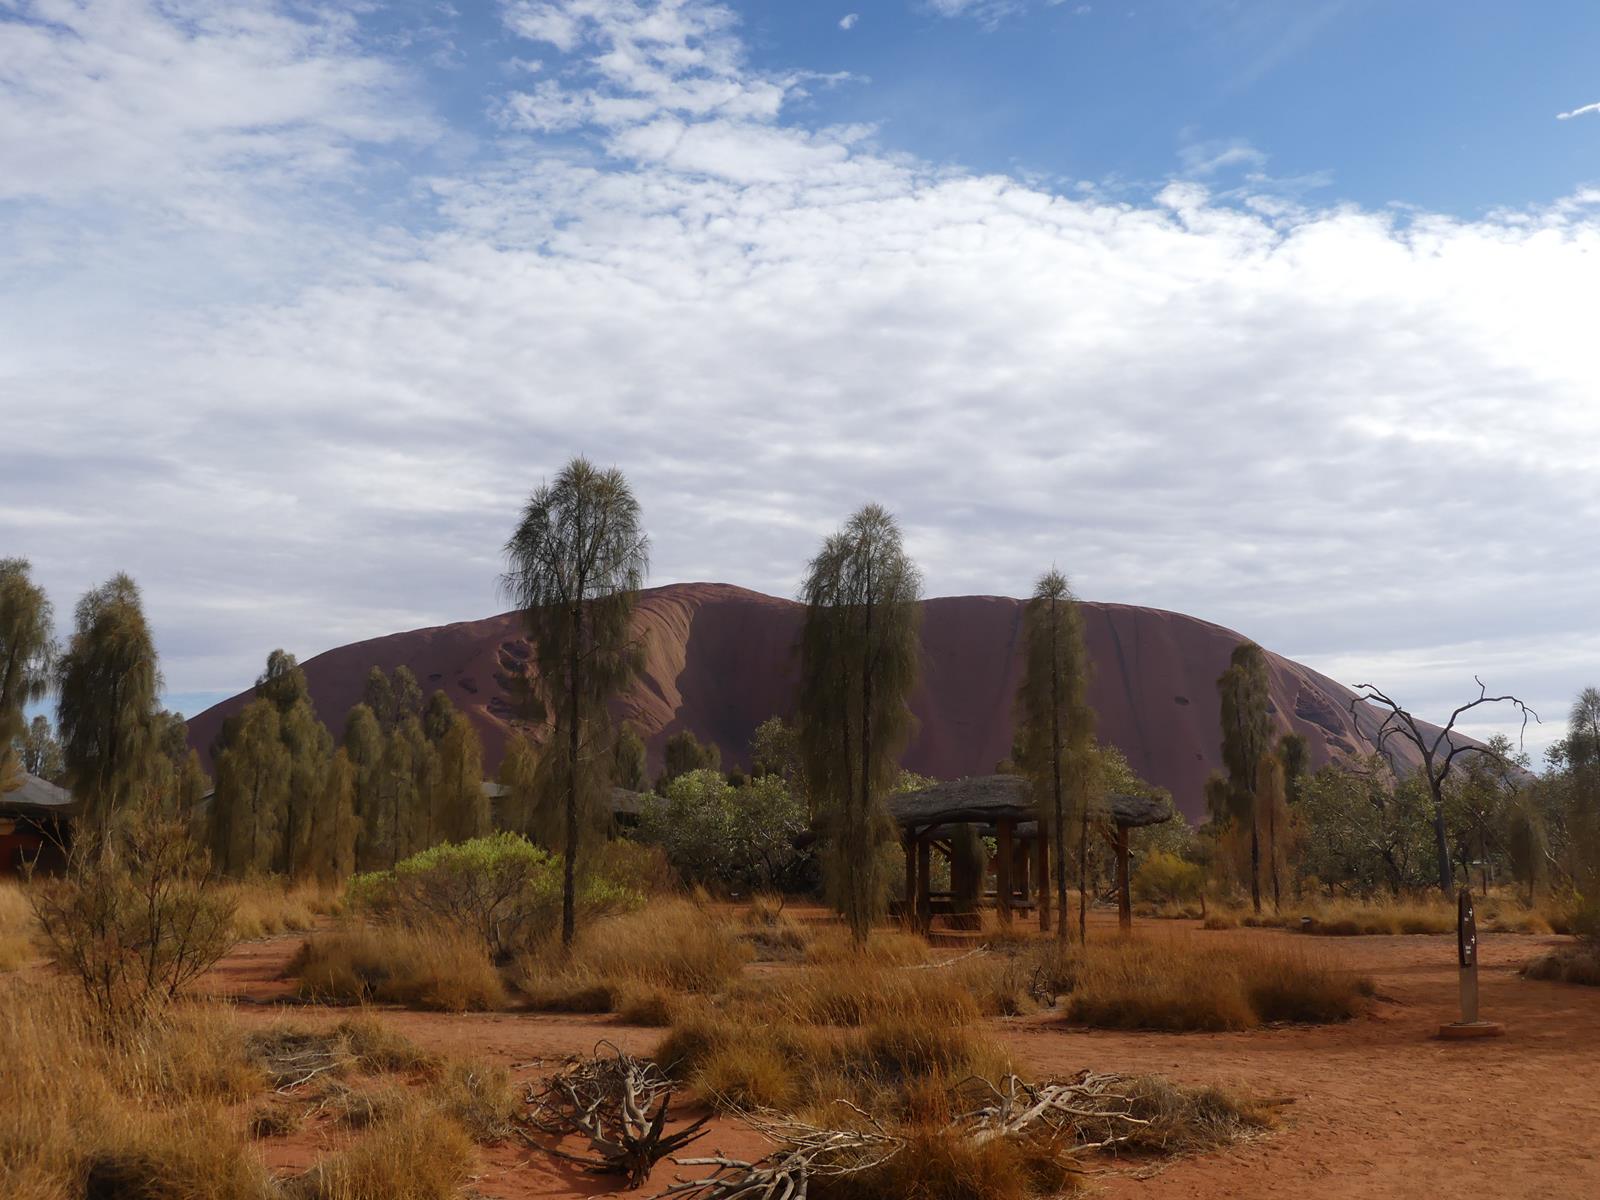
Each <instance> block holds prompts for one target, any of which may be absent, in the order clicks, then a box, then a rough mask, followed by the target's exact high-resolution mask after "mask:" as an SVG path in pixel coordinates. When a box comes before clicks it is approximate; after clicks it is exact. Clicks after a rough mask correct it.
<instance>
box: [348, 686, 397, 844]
mask: <svg viewBox="0 0 1600 1200" xmlns="http://www.w3.org/2000/svg"><path fill="white" fill-rule="evenodd" d="M340 748H341V749H343V750H344V752H345V756H346V757H347V758H348V759H349V760H350V775H351V808H352V810H353V814H354V817H355V823H356V869H357V870H358V871H375V870H378V869H379V868H380V867H382V866H384V865H385V863H386V862H387V860H388V850H387V848H386V847H385V846H384V845H383V842H382V840H381V835H380V826H379V822H378V813H379V810H380V808H381V806H382V791H383V785H382V780H383V752H384V737H383V728H382V726H380V725H379V724H378V718H377V715H376V714H375V713H373V711H372V709H371V708H370V707H368V705H366V704H365V703H362V704H357V705H356V706H355V707H354V708H352V709H351V710H350V712H349V713H348V714H347V715H346V717H345V719H344V738H343V740H342V742H341V744H340Z"/></svg>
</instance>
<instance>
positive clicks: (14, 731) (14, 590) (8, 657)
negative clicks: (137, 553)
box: [0, 558, 55, 791]
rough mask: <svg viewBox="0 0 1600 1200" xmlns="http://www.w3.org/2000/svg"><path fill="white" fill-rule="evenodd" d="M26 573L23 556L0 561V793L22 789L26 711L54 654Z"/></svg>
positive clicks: (47, 612)
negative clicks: (21, 745)
mask: <svg viewBox="0 0 1600 1200" xmlns="http://www.w3.org/2000/svg"><path fill="white" fill-rule="evenodd" d="M29 570H30V568H29V565H28V560H27V559H25V558H0V791H6V790H8V789H10V788H11V787H13V786H18V787H20V786H21V783H22V780H21V778H20V776H21V773H22V769H23V762H22V758H23V752H22V750H21V749H19V744H20V743H22V742H24V741H25V740H26V737H27V735H28V733H29V732H30V730H29V726H28V725H27V718H26V716H25V709H26V706H27V705H29V704H32V703H35V702H36V701H39V700H42V699H44V697H45V694H46V693H47V692H48V691H49V690H50V682H51V681H50V667H51V663H52V660H53V658H54V655H55V631H54V628H53V624H54V613H53V611H52V609H51V607H50V600H49V597H47V596H46V595H45V594H44V589H43V588H41V587H39V586H38V585H37V584H35V583H34V582H33V580H32V579H31V578H30V577H29ZM28 769H29V770H30V771H31V772H32V773H33V774H38V773H39V772H37V771H33V770H32V768H31V767H30V768H28Z"/></svg>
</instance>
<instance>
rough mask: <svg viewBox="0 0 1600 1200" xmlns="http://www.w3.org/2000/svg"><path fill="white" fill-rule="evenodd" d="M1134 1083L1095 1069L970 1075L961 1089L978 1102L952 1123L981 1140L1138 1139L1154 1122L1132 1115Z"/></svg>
mask: <svg viewBox="0 0 1600 1200" xmlns="http://www.w3.org/2000/svg"><path fill="white" fill-rule="evenodd" d="M1132 1083H1133V1081H1132V1080H1131V1079H1129V1078H1128V1077H1126V1076H1124V1075H1102V1074H1098V1073H1096V1072H1094V1071H1084V1072H1082V1073H1081V1074H1078V1075H1075V1076H1074V1077H1073V1078H1071V1079H1068V1080H1065V1081H1059V1080H1051V1081H1048V1082H1045V1083H1038V1084H1033V1083H1028V1082H1027V1081H1026V1080H1024V1079H1020V1078H1018V1077H1017V1076H1015V1075H1007V1076H1006V1077H1005V1078H1004V1079H1002V1080H1001V1081H1000V1082H999V1083H998V1084H995V1083H991V1082H989V1081H988V1080H987V1079H969V1080H967V1081H966V1082H965V1083H964V1084H962V1085H961V1087H960V1088H958V1089H957V1090H958V1091H959V1092H961V1093H962V1094H964V1095H972V1096H975V1099H976V1103H977V1105H978V1106H977V1107H976V1108H973V1109H971V1110H970V1111H968V1112H965V1113H962V1114H961V1115H960V1116H958V1117H957V1118H955V1121H954V1122H953V1123H954V1124H955V1125H956V1126H957V1127H959V1128H960V1129H962V1130H963V1131H965V1133H966V1134H967V1136H968V1137H970V1138H971V1139H972V1140H973V1141H975V1142H978V1143H980V1144H981V1143H983V1142H988V1141H993V1140H994V1139H995V1138H1021V1137H1035V1136H1038V1135H1039V1134H1041V1133H1042V1134H1044V1135H1046V1136H1048V1137H1049V1139H1050V1140H1051V1141H1053V1142H1055V1143H1057V1144H1058V1145H1060V1146H1061V1147H1062V1148H1063V1149H1065V1150H1069V1151H1072V1152H1079V1151H1092V1150H1105V1149H1109V1148H1111V1147H1113V1146H1119V1145H1122V1144H1123V1143H1125V1142H1130V1141H1132V1140H1134V1139H1135V1138H1137V1137H1138V1136H1139V1135H1140V1133H1141V1132H1142V1131H1143V1130H1144V1129H1145V1127H1146V1126H1148V1125H1149V1124H1150V1122H1149V1121H1148V1120H1146V1119H1144V1118H1142V1117H1136V1116H1134V1115H1133V1107H1134V1098H1133V1094H1132V1092H1133V1089H1132V1086H1131V1085H1132Z"/></svg>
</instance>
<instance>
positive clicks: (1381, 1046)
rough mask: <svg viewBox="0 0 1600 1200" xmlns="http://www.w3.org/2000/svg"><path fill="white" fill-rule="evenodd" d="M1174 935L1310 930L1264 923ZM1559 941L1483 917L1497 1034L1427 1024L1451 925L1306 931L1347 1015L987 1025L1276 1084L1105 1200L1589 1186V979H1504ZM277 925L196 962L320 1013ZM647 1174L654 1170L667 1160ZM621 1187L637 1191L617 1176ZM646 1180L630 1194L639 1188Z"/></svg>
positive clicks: (1544, 1190)
mask: <svg viewBox="0 0 1600 1200" xmlns="http://www.w3.org/2000/svg"><path fill="white" fill-rule="evenodd" d="M1167 928H1169V929H1171V931H1172V932H1173V933H1175V934H1176V935H1178V936H1192V937H1196V938H1202V939H1213V940H1215V941H1217V942H1218V944H1220V943H1221V942H1222V941H1224V940H1226V939H1231V938H1292V939H1294V941H1295V943H1296V945H1297V946H1305V945H1306V944H1307V942H1308V940H1309V939H1305V938H1303V937H1301V936H1300V935H1295V934H1287V933H1280V932H1276V931H1264V930H1240V931H1237V932H1226V933H1218V932H1205V931H1200V930H1198V929H1194V928H1193V927H1188V928H1180V927H1173V926H1167ZM1557 941H1558V939H1550V938H1536V937H1525V936H1517V935H1512V934H1488V935H1485V936H1484V937H1483V939H1482V942H1481V946H1482V963H1483V966H1482V985H1483V1011H1484V1014H1485V1015H1486V1016H1488V1017H1490V1018H1493V1019H1495V1020H1500V1021H1503V1022H1504V1023H1505V1024H1506V1026H1507V1029H1508V1034H1507V1036H1506V1037H1504V1038H1500V1039H1495V1040H1492V1041H1482V1042H1467V1043H1446V1042H1441V1041H1439V1040H1437V1039H1436V1038H1435V1037H1433V1034H1434V1032H1435V1030H1436V1029H1437V1027H1438V1025H1439V1023H1440V1022H1441V1021H1444V1020H1449V1019H1451V1018H1452V1017H1454V1015H1455V1011H1454V1006H1455V1003H1456V987H1457V977H1456V970H1455V943H1454V938H1453V936H1445V937H1429V936H1410V937H1392V938H1383V937H1376V938H1345V939H1337V940H1335V939H1327V940H1325V941H1318V942H1316V943H1314V945H1315V949H1316V951H1317V952H1319V953H1326V954H1328V955H1330V956H1333V957H1335V958H1336V959H1337V960H1338V961H1340V962H1341V963H1343V964H1346V965H1348V966H1350V967H1352V968H1355V969H1358V970H1360V971H1362V972H1363V973H1365V974H1367V975H1369V976H1371V977H1372V978H1373V980H1374V981H1375V982H1376V984H1377V987H1378V991H1379V994H1380V1000H1379V1001H1378V1002H1377V1003H1375V1005H1374V1006H1373V1010H1372V1012H1371V1014H1370V1015H1369V1016H1366V1017H1363V1018H1361V1019H1359V1020H1356V1021H1353V1022H1350V1023H1348V1024H1345V1025H1335V1026H1320V1027H1284V1028H1274V1029H1267V1030H1261V1031H1257V1032H1253V1033H1241V1034H1158V1033H1116V1032H1106V1031H1085V1030H1075V1029H1068V1028H1065V1027H1064V1026H1063V1025H1062V1024H1061V1023H1060V1022H1059V1021H1058V1020H1055V1019H1052V1018H1051V1017H1050V1016H1049V1015H1048V1014H1044V1015H1039V1016H1032V1017H1024V1018H1018V1019H1015V1020H1009V1021H1000V1022H996V1029H997V1032H998V1033H999V1035H1000V1036H1001V1037H1002V1038H1004V1039H1005V1040H1006V1042H1007V1043H1008V1044H1009V1045H1010V1046H1011V1048H1012V1050H1013V1052H1014V1054H1015V1055H1016V1056H1017V1059H1018V1060H1019V1062H1020V1063H1022V1064H1024V1065H1025V1066H1026V1068H1027V1069H1028V1071H1029V1072H1030V1073H1035V1074H1046V1073H1070V1072H1073V1071H1077V1070H1081V1069H1083V1068H1086V1067H1092V1068H1094V1069H1097V1070H1107V1071H1123V1072H1135V1073H1138V1072H1150V1073H1155V1074H1161V1075H1165V1076H1167V1077H1168V1078H1171V1079H1174V1080H1176V1081H1179V1082H1183V1083H1192V1084H1205V1083H1219V1084H1224V1085H1227V1086H1230V1087H1234V1088H1237V1089H1238V1090H1240V1091H1242V1092H1247V1093H1252V1094H1255V1095H1262V1096H1273V1097H1293V1098H1294V1103H1293V1104H1292V1105H1290V1106H1289V1107H1287V1108H1286V1109H1285V1110H1284V1113H1285V1122H1284V1126H1283V1128H1282V1129H1281V1130H1279V1131H1277V1132H1275V1133H1273V1134H1271V1135H1269V1136H1267V1137H1264V1138H1261V1139H1259V1140H1257V1141H1254V1142H1250V1143H1246V1144H1243V1145H1239V1146H1235V1147H1231V1148H1229V1149H1227V1150H1223V1151H1219V1152H1216V1153H1213V1154H1207V1155H1201V1156H1198V1157H1192V1158H1186V1159H1181V1160H1178V1161H1175V1162H1171V1163H1169V1164H1166V1165H1164V1166H1163V1167H1162V1168H1161V1169H1160V1170H1159V1171H1158V1172H1156V1173H1155V1174H1153V1175H1150V1176H1148V1177H1138V1178H1136V1177H1132V1176H1128V1175H1118V1174H1115V1173H1111V1174H1107V1175H1105V1176H1102V1177H1101V1178H1100V1179H1099V1180H1098V1187H1097V1190H1098V1193H1099V1194H1100V1195H1102V1196H1104V1197H1106V1198H1107V1200H1130V1198H1132V1197H1138V1198H1140V1200H1180V1198H1185V1200H1187V1198H1204V1200H1221V1198H1223V1197H1228V1198H1234V1197H1256V1196H1261V1197H1274V1196H1285V1197H1288V1196H1292V1197H1295V1198H1296V1200H1317V1198H1324V1197H1325V1198H1329V1200H1333V1198H1337V1200H1412V1198H1416V1200H1422V1198H1424V1197H1426V1198H1429V1200H1434V1198H1437V1197H1444V1196H1454V1195H1468V1196H1470V1195H1485V1196H1494V1197H1497V1198H1505V1197H1535V1196H1537V1197H1543V1198H1550V1197H1556V1198H1566V1197H1573V1198H1575V1200H1576V1198H1588V1197H1600V990H1596V989H1588V988H1581V987H1576V986H1573V985H1567V984H1557V983H1547V982H1534V981H1526V980H1523V979H1520V978H1519V977H1518V976H1517V974H1516V968H1517V967H1518V966H1520V965H1521V963H1523V962H1524V961H1526V960H1527V959H1528V958H1529V957H1530V956H1532V955H1533V954H1534V953H1537V951H1538V950H1539V948H1541V947H1542V946H1545V945H1552V944H1556V943H1557ZM296 945H297V941H296V940H295V939H293V938H281V939H276V940H273V941H267V942H258V943H252V944H249V945H245V946H241V947H240V948H239V949H238V950H237V951H236V952H235V953H234V954H233V955H231V956H230V957H229V958H228V959H227V960H226V961H225V962H224V963H223V964H221V965H220V966H219V968H218V970H217V971H216V972H214V973H213V975H212V976H211V977H210V980H209V986H210V987H211V989H212V990H214V991H215V992H216V993H217V994H218V995H219V996H232V997H235V998H238V999H239V1000H241V1001H242V1003H240V1005H239V1012H240V1015H241V1017H242V1018H243V1019H245V1020H247V1021H251V1022H256V1021H263V1022H265V1021H275V1020H291V1021H294V1022H295V1023H301V1024H310V1023H316V1022H322V1021H332V1020H337V1019H338V1018H339V1016H340V1015H341V1013H340V1011H339V1010H336V1009H335V1010H329V1009H319V1008H310V1007H298V1006H280V1004H278V1003H276V1002H275V1001H279V1000H282V999H285V998H287V996H288V994H289V988H288V985H286V984H285V983H283V982H282V980H281V978H280V976H281V972H282V967H283V964H284V962H285V961H286V960H287V957H288V955H289V954H290V953H291V952H292V951H293V949H294V947H295V946H296ZM384 1019H385V1020H387V1021H391V1022H393V1023H394V1024H395V1025H396V1026H397V1027H398V1028H400V1029H402V1030H403V1031H405V1032H406V1033H407V1034H408V1035H410V1036H411V1037H412V1038H413V1039H415V1040H416V1041H417V1042H419V1043H420V1044H422V1045H424V1046H427V1047H429V1048H432V1049H437V1050H440V1051H444V1052H448V1053H452V1054H461V1055H470V1056H476V1057H480V1058H485V1059H489V1060H491V1061H495V1062H500V1063H503V1064H505V1065H507V1066H508V1067H511V1068H512V1069H513V1070H514V1072H516V1074H517V1075H518V1076H519V1077H533V1076H536V1075H538V1074H539V1073H541V1070H547V1069H549V1067H550V1066H551V1065H553V1064H554V1063H556V1062H558V1061H559V1060H560V1059H561V1058H562V1057H564V1056H565V1055H568V1054H571V1053H578V1052H586V1051H588V1050H590V1049H591V1048H592V1047H593V1046H594V1044H595V1043H596V1042H597V1041H599V1040H601V1039H610V1040H611V1041H613V1042H615V1043H617V1044H618V1045H619V1046H622V1047H623V1048H625V1049H627V1050H630V1051H634V1052H644V1051H648V1050H649V1049H650V1047H651V1046H653V1045H654V1043H655V1040H656V1038H657V1037H658V1036H659V1031H657V1030H649V1029H639V1028H632V1027H628V1026H623V1025H618V1024H616V1023H615V1022H614V1021H613V1020H612V1019H611V1018H608V1017H567V1016H553V1015H542V1014H541V1015H534V1014H507V1013H492V1014H464V1015H442V1014H432V1013H413V1012H402V1011H386V1012H385V1014H384ZM712 1145H716V1146H719V1147H721V1148H723V1149H726V1150H730V1151H736V1150H741V1149H750V1148H752V1146H751V1142H750V1137H749V1135H748V1134H747V1133H745V1132H744V1131H742V1130H738V1129H731V1128H728V1127H726V1126H722V1127H719V1128H717V1129H716V1131H715V1132H714V1133H713V1135H712V1136H711V1137H710V1138H708V1139H707V1141H706V1142H705V1143H704V1144H703V1145H702V1147H701V1149H705V1148H707V1147H709V1146H712ZM316 1149H317V1148H316V1147H315V1146H305V1147H299V1148H296V1147H293V1146H290V1147H275V1148H273V1149H272V1152H271V1154H270V1159H271V1161H272V1162H273V1164H274V1165H275V1166H284V1167H301V1166H304V1165H306V1163H307V1162H309V1160H310V1157H312V1156H313V1155H314V1154H315V1152H316ZM658 1174H659V1175H660V1178H659V1180H653V1181H652V1183H658V1182H659V1183H660V1184H665V1183H666V1182H667V1181H668V1178H669V1177H670V1174H671V1169H670V1167H668V1168H664V1169H663V1170H662V1171H661V1172H658ZM475 1186H476V1187H477V1188H478V1190H479V1191H480V1192H481V1193H482V1194H483V1195H485V1196H487V1197H495V1198H498V1200H520V1198H525V1197H534V1196H549V1197H553V1196H579V1195H598V1194H604V1193H605V1190H606V1189H605V1186H604V1185H603V1184H601V1183H599V1182H598V1181H593V1180H589V1179H585V1178H583V1177H582V1176H580V1175H578V1174H576V1173H575V1172H574V1171H573V1170H571V1169H570V1168H566V1167H560V1166H554V1165H552V1164H551V1163H550V1162H549V1161H548V1160H543V1161H541V1160H540V1159H539V1158H538V1156H530V1155H529V1154H527V1153H526V1152H525V1151H523V1150H519V1149H514V1148H503V1149H500V1150H493V1151H490V1152H488V1154H487V1162H486V1167H485V1172H484V1174H483V1176H482V1178H480V1179H478V1180H477V1181H476V1184H475ZM633 1194H635V1195H638V1194H641V1193H633ZM642 1194H644V1195H648V1194H649V1192H648V1191H646V1192H644V1193H642Z"/></svg>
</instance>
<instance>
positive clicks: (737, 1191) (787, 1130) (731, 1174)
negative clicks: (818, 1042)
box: [654, 1100, 905, 1200]
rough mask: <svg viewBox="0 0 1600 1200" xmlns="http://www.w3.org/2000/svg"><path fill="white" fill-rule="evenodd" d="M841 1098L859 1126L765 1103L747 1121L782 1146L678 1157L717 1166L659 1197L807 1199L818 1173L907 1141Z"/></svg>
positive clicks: (878, 1157) (835, 1171) (862, 1162)
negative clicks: (747, 1153) (736, 1154)
mask: <svg viewBox="0 0 1600 1200" xmlns="http://www.w3.org/2000/svg"><path fill="white" fill-rule="evenodd" d="M837 1103H839V1104H841V1105H844V1106H845V1107H846V1108H848V1109H849V1110H850V1111H851V1112H852V1113H853V1114H854V1115H855V1116H856V1117H857V1118H858V1119H859V1121H860V1127H859V1128H851V1129H824V1128H822V1127H820V1126H816V1125H808V1124H806V1123H805V1122H804V1121H797V1120H795V1119H794V1118H792V1117H786V1116H784V1115H782V1114H781V1113H775V1112H772V1111H770V1110H765V1109H763V1110H760V1111H757V1112H750V1113H744V1114H742V1115H743V1117H744V1121H745V1123H746V1124H748V1125H749V1126H750V1127H751V1128H752V1129H754V1130H755V1131H756V1132H757V1133H759V1134H761V1135H762V1136H763V1137H765V1138H767V1139H769V1140H771V1141H774V1142H777V1143H778V1145H779V1147H780V1148H779V1149H777V1150H775V1151H773V1152H772V1153H771V1154H769V1155H767V1156H766V1157H765V1158H762V1159H758V1160H756V1161H754V1162H747V1161H745V1160H743V1159H737V1158H729V1157H727V1156H725V1155H720V1154H717V1155H710V1156H707V1157H705V1158H675V1159H673V1160H672V1161H673V1162H675V1163H677V1164H678V1165H679V1166H680V1167H712V1168H714V1169H713V1171H712V1172H711V1173H710V1174H709V1175H706V1176H703V1177H702V1178H699V1179H683V1180H679V1181H678V1182H677V1183H675V1184H673V1185H672V1186H671V1187H669V1188H667V1189H666V1190H665V1191H663V1192H658V1193H657V1194H656V1197H655V1198H654V1200H661V1198H662V1197H677V1198H679V1200H804V1197H805V1195H806V1191H807V1189H808V1188H809V1187H810V1184H811V1181H812V1180H813V1179H825V1178H828V1177H830V1176H840V1175H851V1174H856V1173H858V1172H861V1171H870V1170H872V1169H873V1168H874V1167H879V1166H882V1165H883V1164H884V1163H886V1162H888V1161H889V1160H890V1159H891V1158H893V1157H894V1156H895V1155H896V1154H898V1153H900V1151H901V1150H903V1149H904V1148H905V1141H904V1140H903V1139H902V1138H900V1137H899V1136H897V1135H896V1134H894V1133H891V1132H890V1131H889V1130H887V1129H885V1128H884V1126H883V1125H882V1124H881V1123H880V1122H879V1121H878V1120H877V1119H876V1118H875V1117H873V1116H871V1115H870V1114H868V1113H866V1112H863V1111H862V1110H861V1109H859V1108H857V1107H856V1106H855V1105H853V1104H850V1103H848V1102H847V1101H844V1100H840V1101H838V1102H837Z"/></svg>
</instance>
